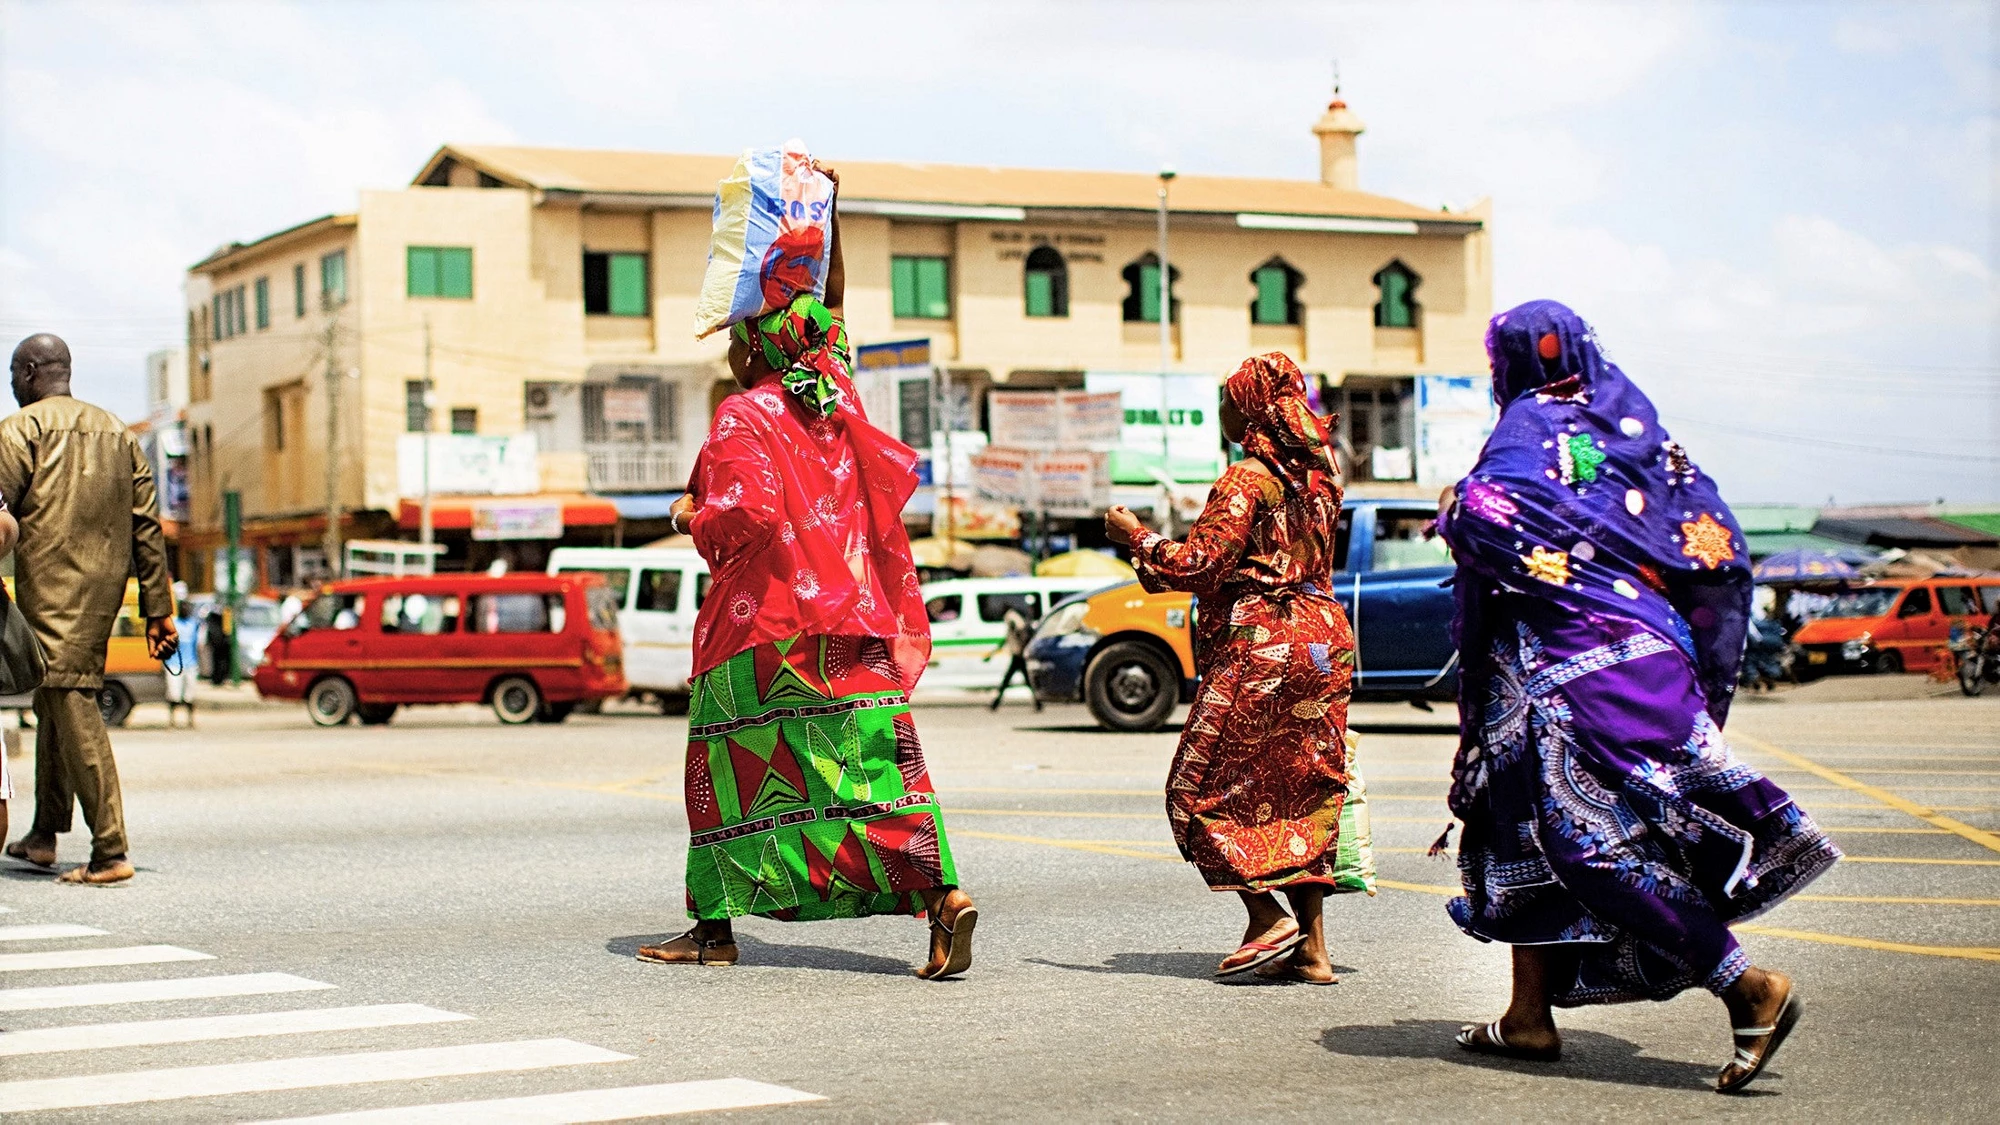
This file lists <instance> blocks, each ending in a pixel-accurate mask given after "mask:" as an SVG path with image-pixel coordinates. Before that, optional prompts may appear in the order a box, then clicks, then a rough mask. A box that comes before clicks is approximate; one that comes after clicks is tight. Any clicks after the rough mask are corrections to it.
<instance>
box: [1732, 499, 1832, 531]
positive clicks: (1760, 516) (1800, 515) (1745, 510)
mask: <svg viewBox="0 0 2000 1125" xmlns="http://www.w3.org/2000/svg"><path fill="white" fill-rule="evenodd" d="M1729 511H1730V514H1732V515H1734V516H1735V517H1736V525H1737V526H1738V527H1741V528H1742V529H1743V533H1744V534H1745V535H1757V534H1763V533H1768V532H1781V531H1799V532H1804V531H1811V530H1812V525H1813V522H1814V521H1815V520H1817V519H1819V509H1818V508H1804V507H1799V506H1797V505H1791V504H1741V505H1731V506H1730V509H1729Z"/></svg>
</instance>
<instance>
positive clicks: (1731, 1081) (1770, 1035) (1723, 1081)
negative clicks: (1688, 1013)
mask: <svg viewBox="0 0 2000 1125" xmlns="http://www.w3.org/2000/svg"><path fill="white" fill-rule="evenodd" d="M1805 1010H1806V1006H1805V1004H1804V1003H1803V1002H1801V1001H1800V1000H1799V998H1798V992H1797V990H1796V989H1792V990H1790V991H1787V992H1786V993H1785V1002H1784V1003H1783V1004H1782V1005H1780V1006H1779V1007H1778V1018H1777V1019H1776V1020H1774V1021H1772V1023H1771V1026H1769V1027H1732V1028H1730V1029H1729V1033H1730V1034H1731V1035H1734V1036H1735V1037H1736V1038H1738V1039H1744V1038H1752V1039H1758V1040H1761V1042H1758V1043H1752V1044H1750V1046H1748V1047H1745V1046H1743V1045H1742V1044H1741V1043H1738V1044H1737V1045H1736V1057H1735V1058H1733V1059H1731V1060H1729V1065H1727V1066H1725V1067H1723V1068H1722V1071H1721V1072H1720V1073H1718V1074H1717V1075H1716V1076H1715V1092H1716V1093H1718V1094H1733V1093H1735V1092H1736V1091H1738V1090H1741V1089H1742V1088H1743V1087H1745V1086H1748V1085H1749V1084H1750V1082H1751V1080H1752V1079H1755V1078H1756V1077H1757V1075H1759V1074H1761V1073H1763V1070H1764V1064H1766V1063H1768V1062H1770V1061H1771V1056H1772V1055H1775V1054H1777V1053H1778V1048H1779V1047H1780V1046H1781V1045H1782V1044H1783V1043H1784V1042H1785V1038H1786V1037H1787V1036H1789V1035H1790V1034H1791V1033H1792V1028H1794V1027H1796V1026H1798V1022H1799V1017H1800V1016H1802V1015H1804V1014H1805ZM1760 1046H1761V1047H1762V1048H1763V1049H1762V1050H1758V1049H1757V1048H1758V1047H1760ZM1731 1071H1740V1073H1737V1074H1735V1075H1733V1076H1732V1075H1731V1073H1730V1072H1731Z"/></svg>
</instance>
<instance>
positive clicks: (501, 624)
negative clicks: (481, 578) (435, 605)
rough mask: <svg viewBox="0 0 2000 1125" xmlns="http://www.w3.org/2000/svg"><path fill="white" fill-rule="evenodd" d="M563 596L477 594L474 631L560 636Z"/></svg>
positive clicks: (472, 622) (475, 598) (474, 599)
mask: <svg viewBox="0 0 2000 1125" xmlns="http://www.w3.org/2000/svg"><path fill="white" fill-rule="evenodd" d="M563 617H564V610H563V596H562V595H561V594H474V595H473V596H472V616H471V625H470V628H471V630H472V631H473V632H475V633H560V632H562V631H563V624H564V622H563Z"/></svg>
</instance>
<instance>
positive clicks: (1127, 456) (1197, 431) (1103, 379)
mask: <svg viewBox="0 0 2000 1125" xmlns="http://www.w3.org/2000/svg"><path fill="white" fill-rule="evenodd" d="M1083 378H1084V386H1085V387H1086V388H1088V389H1089V390H1092V391H1096V392H1100V393H1112V392H1116V393H1118V394H1120V395H1122V396H1123V397H1122V406H1123V413H1124V417H1123V419H1122V424H1121V426H1120V431H1121V435H1120V439H1119V442H1118V445H1117V446H1116V450H1115V456H1114V458H1113V463H1112V467H1111V471H1112V476H1113V478H1114V479H1116V480H1119V481H1122V482H1128V483H1148V484H1150V483H1153V482H1154V481H1156V480H1158V479H1159V477H1158V474H1159V473H1160V472H1161V469H1162V466H1161V459H1162V457H1161V454H1162V449H1161V434H1162V430H1164V431H1165V435H1166V449H1165V454H1166V458H1167V460H1168V461H1169V462H1170V465H1171V471H1172V474H1173V477H1174V479H1175V480H1189V481H1194V480H1199V481H1212V480H1214V479H1215V478H1216V477H1218V476H1221V475H1222V470H1223V469H1224V468H1226V467H1227V465H1226V462H1225V460H1224V458H1223V453H1222V424H1221V423H1220V422H1219V421H1217V420H1216V414H1215V412H1216V408H1217V406H1218V405H1219V404H1220V403H1221V401H1222V398H1221V395H1222V384H1221V383H1220V382H1218V381H1217V380H1216V378H1215V376H1213V375H1208V374H1200V373H1197V374H1168V375H1160V374H1157V373H1154V372H1127V371H1090V372H1085V374H1084V377H1083Z"/></svg>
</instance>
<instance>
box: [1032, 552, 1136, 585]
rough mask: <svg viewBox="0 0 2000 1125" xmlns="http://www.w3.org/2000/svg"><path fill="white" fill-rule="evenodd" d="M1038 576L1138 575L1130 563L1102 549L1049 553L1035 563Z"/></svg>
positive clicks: (1098, 576)
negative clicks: (1057, 553)
mask: <svg viewBox="0 0 2000 1125" xmlns="http://www.w3.org/2000/svg"><path fill="white" fill-rule="evenodd" d="M1035 575H1036V577H1039V578H1125V579H1131V578H1136V577H1138V575H1137V573H1136V572H1135V571H1133V569H1132V566H1131V564H1130V563H1127V562H1126V561H1125V560H1124V559H1121V558H1119V557H1118V556H1117V555H1107V554H1105V553H1104V552H1102V551H1069V552H1066V553H1064V554H1060V555H1051V556H1050V557H1048V558H1046V559H1043V560H1042V561H1041V562H1039V563H1037V564H1036V565H1035Z"/></svg>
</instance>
